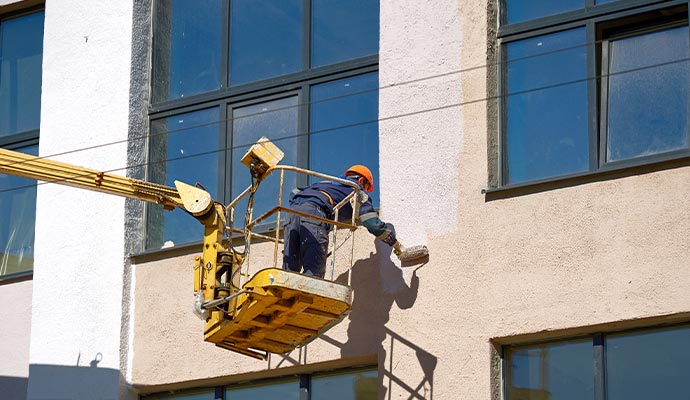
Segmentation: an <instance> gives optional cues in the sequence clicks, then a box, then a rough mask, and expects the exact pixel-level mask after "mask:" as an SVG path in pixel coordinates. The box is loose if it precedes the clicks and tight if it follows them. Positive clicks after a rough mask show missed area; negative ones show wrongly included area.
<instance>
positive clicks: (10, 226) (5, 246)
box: [0, 146, 38, 276]
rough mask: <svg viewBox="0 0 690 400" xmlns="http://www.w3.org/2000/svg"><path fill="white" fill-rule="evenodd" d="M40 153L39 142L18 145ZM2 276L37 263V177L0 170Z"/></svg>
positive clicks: (0, 258) (23, 270)
mask: <svg viewBox="0 0 690 400" xmlns="http://www.w3.org/2000/svg"><path fill="white" fill-rule="evenodd" d="M16 151H21V152H22V153H27V154H31V155H34V156H35V155H38V146H31V147H25V148H23V149H18V150H16ZM0 221H1V222H2V223H0V276H2V275H9V274H14V273H18V272H25V271H31V270H32V269H33V267H34V232H35V229H34V227H35V225H36V181H35V180H33V179H25V178H19V177H16V176H10V175H3V174H0Z"/></svg>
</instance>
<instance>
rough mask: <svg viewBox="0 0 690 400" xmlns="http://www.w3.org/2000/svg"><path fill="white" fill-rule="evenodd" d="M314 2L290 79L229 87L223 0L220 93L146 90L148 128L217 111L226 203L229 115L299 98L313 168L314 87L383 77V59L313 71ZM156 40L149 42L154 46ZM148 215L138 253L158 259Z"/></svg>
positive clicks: (301, 180)
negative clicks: (171, 95)
mask: <svg viewBox="0 0 690 400" xmlns="http://www.w3.org/2000/svg"><path fill="white" fill-rule="evenodd" d="M311 3H312V0H302V10H303V14H302V24H303V26H302V70H301V71H298V72H294V73H290V74H285V75H280V76H275V77H271V78H267V79H263V80H259V81H254V82H249V83H244V84H238V85H236V86H229V70H230V60H229V54H230V30H231V28H230V20H231V15H230V12H231V6H230V2H228V1H224V2H223V5H222V8H223V17H222V42H221V45H222V48H221V55H220V56H221V59H220V60H221V71H220V77H221V83H220V89H218V90H214V91H210V92H204V93H199V94H194V95H189V96H184V97H181V98H176V99H167V100H162V101H159V102H154V93H153V88H154V85H153V82H151V84H149V85H148V86H149V87H148V94H149V99H150V101H149V103H148V110H147V114H148V115H147V123H148V127H149V129H150V127H151V123H152V122H153V121H155V120H159V119H163V118H168V117H171V116H174V115H178V114H181V113H186V112H193V111H197V110H202V109H206V108H210V107H219V110H220V121H219V124H218V129H219V132H218V134H219V136H220V137H221V141H222V142H223V143H224V146H223V147H222V148H220V149H219V152H220V153H221V154H220V155H219V158H220V163H221V164H222V165H221V166H220V168H221V169H220V170H219V181H220V182H219V183H220V184H222V186H220V188H221V190H222V196H221V197H222V198H220V199H218V201H221V202H223V203H225V204H227V203H228V202H230V201H231V200H232V197H231V196H232V194H231V190H232V171H231V169H230V168H231V164H232V160H231V156H232V154H231V152H232V148H231V147H232V146H231V145H230V144H231V143H232V134H233V129H232V122H233V121H232V119H231V117H230V115H231V114H230V110H231V109H236V108H238V107H242V106H245V105H251V104H258V103H262V102H267V101H271V100H275V99H280V98H285V97H290V96H293V95H296V96H297V106H296V108H297V165H296V166H297V167H300V168H309V142H310V136H311V131H310V116H311V107H310V105H311V88H312V87H313V86H316V85H319V84H323V83H327V82H332V81H337V80H340V79H346V78H351V77H356V76H360V75H365V74H369V73H378V72H379V54H378V53H376V54H372V55H367V56H363V57H359V58H354V59H349V60H345V61H341V62H338V63H334V64H329V65H324V66H320V67H314V68H312V67H311V52H312V41H311V24H312V21H311V17H312V15H311V7H312V4H311ZM159 7H160V5H159V1H156V0H154V1H153V5H152V8H151V9H152V21H156V19H157V15H158V13H159V12H161V10H160V9H159ZM157 29H159V28H157V27H156V24H155V23H153V28H152V31H151V32H152V35H153V36H154V38H155V36H156V35H157V34H160V33H159V32H157ZM154 42H155V40H153V39H152V40H151V43H154ZM150 54H151V64H150V65H149V76H150V77H152V78H154V74H153V72H154V67H153V66H154V65H155V62H156V60H155V51H153V47H151V53H150ZM145 154H146V157H147V160H150V159H151V154H150V144H149V141H147V149H146V150H145ZM149 177H150V171H149V168H146V170H145V179H149ZM297 185H298V186H306V185H308V177H307V176H302V175H298V176H297ZM148 214H149V212H148V207H144V215H143V221H144V223H143V225H144V226H143V228H142V233H143V235H142V239H141V245H140V251H139V252H137V254H154V253H159V252H161V251H165V250H166V249H159V248H149V247H147V242H148V231H149V224H148V220H149V215H148ZM274 227H275V224H272V223H267V224H263V225H261V226H257V227H255V229H254V230H255V231H257V232H259V233H267V232H270V231H272V230H274ZM199 243H201V239H199V240H195V241H190V242H184V243H175V246H174V247H172V249H180V248H184V247H187V246H192V245H198V244H199Z"/></svg>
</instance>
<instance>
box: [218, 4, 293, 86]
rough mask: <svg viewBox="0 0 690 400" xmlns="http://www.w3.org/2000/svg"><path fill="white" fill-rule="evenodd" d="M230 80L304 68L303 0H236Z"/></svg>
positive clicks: (235, 82) (238, 81)
mask: <svg viewBox="0 0 690 400" xmlns="http://www.w3.org/2000/svg"><path fill="white" fill-rule="evenodd" d="M231 4H232V10H231V18H232V21H231V23H230V29H231V32H230V84H231V85H238V84H242V83H248V82H254V81H257V80H260V79H266V78H271V77H274V76H279V75H285V74H287V73H290V72H297V71H299V70H301V69H302V0H233V1H232V2H231Z"/></svg>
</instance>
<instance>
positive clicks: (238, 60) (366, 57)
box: [145, 0, 379, 249]
mask: <svg viewBox="0 0 690 400" xmlns="http://www.w3.org/2000/svg"><path fill="white" fill-rule="evenodd" d="M378 40H379V2H378V0H352V1H347V2H333V1H326V0H231V1H221V0H204V1H202V2H201V3H200V2H199V1H198V0H173V1H156V2H155V4H154V40H153V61H152V62H153V66H152V83H151V107H150V110H149V111H150V112H149V115H150V126H151V140H150V145H149V162H150V167H149V171H148V174H149V178H148V179H150V180H152V181H154V182H158V183H164V184H167V185H172V184H173V181H174V180H181V181H184V182H187V183H190V184H195V183H197V182H199V183H201V184H202V185H203V186H204V187H205V188H206V189H207V190H208V191H209V192H210V193H211V195H213V196H214V197H215V198H216V199H217V200H219V201H222V202H224V203H226V204H227V203H229V202H230V200H231V199H232V198H234V197H235V196H236V195H237V194H239V193H241V192H242V190H244V189H245V188H246V187H247V186H248V185H249V179H250V177H249V172H248V170H247V169H246V168H245V167H244V166H243V165H242V164H241V163H240V158H241V157H242V155H244V153H245V151H246V150H247V149H248V148H249V146H251V145H252V144H253V143H254V142H255V141H256V140H257V139H259V138H260V137H261V136H267V137H268V138H269V139H271V140H272V141H273V142H274V143H275V144H276V145H277V146H278V147H280V148H281V150H283V152H285V158H284V160H283V161H282V163H283V164H286V165H296V166H298V167H303V168H308V169H312V170H317V171H319V172H324V173H327V174H331V175H340V174H342V173H343V171H345V169H346V168H347V167H348V166H350V165H353V164H366V165H367V166H369V167H370V169H371V170H372V172H374V174H375V175H377V174H378V121H377V119H378V90H377V89H378ZM285 179H286V183H285V188H286V189H287V190H286V193H285V198H284V200H286V199H287V197H288V194H289V193H288V192H289V191H290V189H292V187H295V186H298V185H300V186H301V185H306V184H308V182H307V178H306V177H301V176H300V177H298V176H296V175H294V174H292V175H291V173H287V174H286V176H285ZM278 184H279V177H278V176H271V177H269V179H267V180H266V181H264V182H262V184H261V190H260V191H259V194H258V195H257V197H256V198H255V200H254V201H255V203H254V215H255V216H258V215H260V214H262V213H263V212H265V211H267V210H268V209H270V208H272V207H273V206H274V205H275V202H276V200H277V197H278V196H277V193H278V192H277V188H278ZM373 198H374V199H377V198H378V196H377V193H374V194H373ZM245 204H246V202H245V203H240V205H239V206H238V210H242V209H243V206H244V205H245ZM147 210H148V211H147V233H146V243H145V248H146V249H159V248H161V247H164V246H166V247H167V246H170V245H180V244H184V243H191V242H198V241H199V240H200V239H201V236H200V232H201V228H200V226H199V224H198V222H197V221H194V220H193V219H190V218H189V217H188V216H186V215H184V213H183V212H181V211H179V210H178V211H173V212H168V211H163V210H162V209H161V208H160V207H159V206H157V205H149V206H147ZM240 219H241V218H240ZM238 223H241V222H238Z"/></svg>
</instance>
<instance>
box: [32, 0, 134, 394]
mask: <svg viewBox="0 0 690 400" xmlns="http://www.w3.org/2000/svg"><path fill="white" fill-rule="evenodd" d="M131 26H132V3H131V2H99V3H91V2H84V1H76V0H64V1H49V2H47V4H46V10H45V34H44V53H43V92H42V99H41V100H42V104H41V143H40V155H41V156H44V157H51V158H55V159H59V160H62V161H66V162H70V163H74V164H77V165H83V166H88V167H90V168H95V169H101V170H107V171H114V172H116V173H121V174H124V173H125V171H124V170H122V169H121V168H123V167H125V166H126V165H127V145H126V143H125V142H124V141H125V139H126V138H127V127H128V112H129V89H130V85H129V80H130V64H131V61H130V56H129V55H130V52H131ZM109 143H114V144H109ZM123 249H124V200H123V199H121V198H117V197H113V196H108V195H104V194H98V193H92V192H88V191H83V190H79V189H74V188H68V187H65V186H59V185H51V184H48V185H40V186H39V189H38V199H37V215H36V251H35V271H34V282H33V283H34V292H33V294H34V296H33V319H32V326H31V330H32V332H31V353H30V358H29V359H30V363H31V367H30V377H29V388H28V398H30V399H35V398H42V399H43V398H73V399H100V398H117V397H118V390H119V385H120V376H119V375H120V373H119V369H120V324H121V313H122V286H123Z"/></svg>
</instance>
